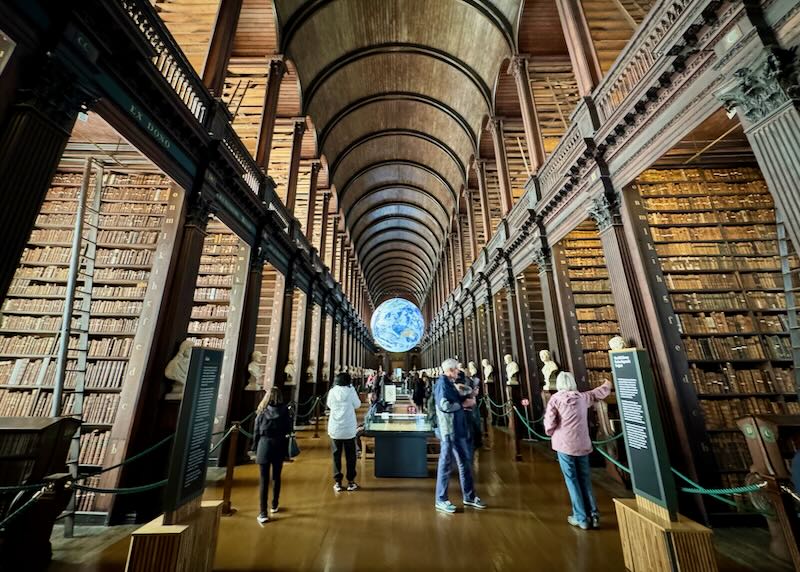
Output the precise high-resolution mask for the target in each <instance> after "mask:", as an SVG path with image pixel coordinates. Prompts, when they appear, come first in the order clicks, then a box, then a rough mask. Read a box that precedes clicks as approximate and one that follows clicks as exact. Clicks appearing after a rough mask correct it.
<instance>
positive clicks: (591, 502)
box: [544, 371, 612, 530]
mask: <svg viewBox="0 0 800 572" xmlns="http://www.w3.org/2000/svg"><path fill="white" fill-rule="evenodd" d="M611 387H612V385H611V382H610V381H608V380H606V381H605V382H604V383H603V385H601V386H600V387H596V388H594V389H592V390H591V391H578V386H577V384H576V383H575V377H574V376H573V375H572V374H571V373H569V372H565V371H562V372H561V373H559V374H558V377H557V378H556V390H557V393H556V394H555V395H553V396H552V397H551V398H550V400H549V401H548V402H547V409H546V411H545V414H544V430H545V433H547V434H548V435H549V436H551V437H552V438H553V440H552V443H551V445H552V447H553V450H554V451H555V452H556V454H557V455H558V464H559V465H560V466H561V472H562V474H563V475H564V481H565V482H566V485H567V491H569V498H570V501H571V502H572V514H571V515H570V516H569V517H568V518H567V522H569V523H570V524H571V525H572V526H577V527H580V528H581V529H583V530H588V529H589V528H590V527H591V526H593V527H595V528H597V527H598V526H599V525H600V511H599V510H598V508H597V500H596V499H595V498H594V492H593V491H592V478H591V474H590V473H589V453H591V452H592V440H591V437H590V436H589V423H588V419H587V412H588V409H589V407H591V406H592V405H593V404H595V403H596V402H598V401H601V400H603V399H605V398H606V397H608V395H609V394H610V393H611Z"/></svg>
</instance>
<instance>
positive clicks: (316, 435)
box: [314, 398, 322, 439]
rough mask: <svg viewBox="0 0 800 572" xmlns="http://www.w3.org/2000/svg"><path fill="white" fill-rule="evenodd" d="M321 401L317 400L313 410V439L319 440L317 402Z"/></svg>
mask: <svg viewBox="0 0 800 572" xmlns="http://www.w3.org/2000/svg"><path fill="white" fill-rule="evenodd" d="M320 401H322V400H321V399H319V398H317V403H316V405H314V409H315V411H316V413H314V439H319V415H320V410H319V402H320Z"/></svg>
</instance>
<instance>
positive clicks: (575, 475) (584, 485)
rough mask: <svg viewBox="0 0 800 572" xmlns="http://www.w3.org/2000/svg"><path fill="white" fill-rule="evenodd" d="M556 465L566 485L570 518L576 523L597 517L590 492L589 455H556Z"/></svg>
mask: <svg viewBox="0 0 800 572" xmlns="http://www.w3.org/2000/svg"><path fill="white" fill-rule="evenodd" d="M558 464H559V465H561V472H562V473H563V475H564V481H565V482H566V483H567V490H568V491H569V499H570V501H571V502H572V517H573V518H574V519H575V520H577V521H578V522H588V521H589V518H590V517H592V516H596V515H599V514H600V511H598V510H597V501H596V500H595V498H594V493H593V492H592V476H591V473H590V472H589V455H580V456H574V455H567V454H566V453H558Z"/></svg>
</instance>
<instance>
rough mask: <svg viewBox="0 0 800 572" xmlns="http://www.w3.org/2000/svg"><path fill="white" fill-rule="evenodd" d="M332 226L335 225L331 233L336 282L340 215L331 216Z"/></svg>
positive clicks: (332, 260) (332, 274)
mask: <svg viewBox="0 0 800 572" xmlns="http://www.w3.org/2000/svg"><path fill="white" fill-rule="evenodd" d="M331 224H332V225H333V232H332V233H331V269H330V270H331V276H332V277H333V279H334V280H336V258H337V257H338V254H339V253H338V248H339V215H337V214H333V215H331Z"/></svg>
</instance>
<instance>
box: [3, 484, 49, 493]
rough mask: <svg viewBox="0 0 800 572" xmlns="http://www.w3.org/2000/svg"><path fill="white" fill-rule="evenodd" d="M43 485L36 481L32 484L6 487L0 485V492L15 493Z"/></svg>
mask: <svg viewBox="0 0 800 572" xmlns="http://www.w3.org/2000/svg"><path fill="white" fill-rule="evenodd" d="M43 486H45V484H44V483H37V484H32V485H14V486H7V487H0V493H16V492H19V491H32V490H33V489H40V488H42V487H43Z"/></svg>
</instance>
